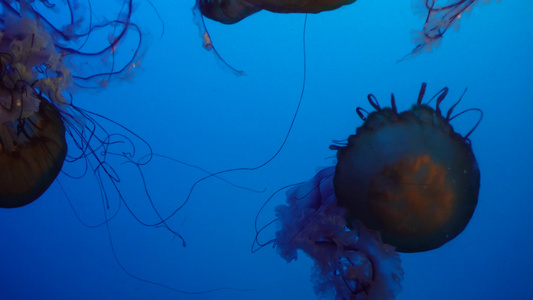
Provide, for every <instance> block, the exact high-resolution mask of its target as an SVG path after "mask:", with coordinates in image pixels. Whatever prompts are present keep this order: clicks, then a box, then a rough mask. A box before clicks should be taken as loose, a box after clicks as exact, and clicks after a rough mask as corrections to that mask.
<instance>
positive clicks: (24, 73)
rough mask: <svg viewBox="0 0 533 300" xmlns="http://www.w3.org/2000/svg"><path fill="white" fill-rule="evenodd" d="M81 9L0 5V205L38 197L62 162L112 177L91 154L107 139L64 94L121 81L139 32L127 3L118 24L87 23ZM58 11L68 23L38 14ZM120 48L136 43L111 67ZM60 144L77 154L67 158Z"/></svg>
mask: <svg viewBox="0 0 533 300" xmlns="http://www.w3.org/2000/svg"><path fill="white" fill-rule="evenodd" d="M82 7H83V5H81V4H80V3H78V1H70V2H67V4H66V8H65V7H63V8H60V7H58V6H57V4H54V3H52V2H49V1H45V0H40V1H30V0H19V1H3V2H2V3H1V4H0V21H1V22H0V24H1V25H0V33H1V34H0V165H1V166H2V167H1V168H0V207H2V208H15V207H21V206H24V205H27V204H29V203H31V202H33V201H35V200H36V199H38V198H39V197H40V196H41V195H42V194H43V193H44V192H45V191H46V190H47V189H48V188H49V187H50V185H51V184H52V183H53V182H54V180H55V179H56V177H57V176H58V175H59V173H60V172H61V170H62V167H63V163H64V162H65V161H70V162H74V161H78V160H84V159H90V158H91V157H92V158H94V159H96V161H97V163H96V166H97V169H98V170H106V172H107V174H108V175H109V176H110V177H111V174H112V172H111V171H110V170H109V168H110V166H109V165H107V164H106V161H105V157H98V153H105V152H106V150H107V148H108V146H106V144H107V143H109V142H110V140H109V136H105V135H101V133H102V130H99V129H101V127H99V125H98V124H97V122H95V117H94V116H95V115H94V114H91V113H90V112H88V111H85V110H83V109H81V108H79V107H77V106H76V105H74V103H73V100H72V96H71V95H72V93H73V92H74V91H75V90H76V89H79V88H93V89H94V88H101V87H104V86H106V85H107V83H108V82H109V80H110V79H111V77H120V76H127V75H128V73H129V72H130V71H131V69H132V68H133V67H134V66H135V63H136V62H137V60H138V59H139V57H138V54H139V50H140V45H141V38H140V31H139V28H138V27H137V26H136V25H135V24H133V23H131V22H130V17H131V12H132V2H131V1H126V2H124V3H123V6H122V8H121V9H120V10H121V11H120V12H119V13H118V17H117V19H115V20H111V21H104V22H102V23H96V22H94V21H92V22H93V23H90V22H89V23H88V21H87V20H86V18H85V16H84V15H83V14H82V13H81V11H83V9H81V8H82ZM61 9H66V10H67V11H68V14H69V15H70V18H69V19H70V23H67V24H63V25H61V26H59V25H57V24H55V23H54V22H52V21H51V20H50V19H49V17H48V18H47V17H45V14H46V16H50V13H55V12H59V11H60V10H61ZM43 11H44V13H45V14H43ZM106 29H107V30H108V31H110V33H109V41H108V44H107V45H105V46H103V47H101V48H100V49H98V50H97V51H84V50H83V49H84V47H83V46H84V45H86V44H90V42H88V41H89V39H90V35H91V34H92V33H94V31H104V30H106ZM131 32H134V33H137V43H135V42H134V43H133V44H131V43H130V44H128V41H130V42H131V40H128V39H129V38H131V36H132V35H131V34H130V33H131ZM119 43H125V44H128V45H134V46H137V47H132V48H131V53H133V54H132V55H131V59H130V60H128V59H126V62H125V63H124V64H123V65H122V64H118V63H115V58H116V57H117V56H118V53H119V52H120V51H121V47H119ZM89 61H90V62H91V63H89ZM89 68H91V70H89ZM104 132H105V131H104ZM69 140H70V143H69V142H68V141H69ZM67 144H69V145H75V147H73V148H77V149H78V150H79V151H80V153H79V154H73V153H74V152H72V151H69V149H68V146H67ZM95 149H101V150H102V151H100V152H98V153H97V152H96V151H94V150H95ZM71 150H74V149H71ZM76 155H78V156H76Z"/></svg>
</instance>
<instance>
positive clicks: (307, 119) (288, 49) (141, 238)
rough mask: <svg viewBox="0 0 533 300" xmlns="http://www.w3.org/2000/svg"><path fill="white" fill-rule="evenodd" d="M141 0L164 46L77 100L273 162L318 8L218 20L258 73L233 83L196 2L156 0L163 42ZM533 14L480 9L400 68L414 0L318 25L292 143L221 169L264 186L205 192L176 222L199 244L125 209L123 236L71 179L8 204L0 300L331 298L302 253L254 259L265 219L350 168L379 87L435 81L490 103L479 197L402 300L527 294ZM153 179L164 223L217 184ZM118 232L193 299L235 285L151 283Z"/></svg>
mask: <svg viewBox="0 0 533 300" xmlns="http://www.w3.org/2000/svg"><path fill="white" fill-rule="evenodd" d="M95 2H97V1H96V0H95ZM140 2H141V3H140V5H139V6H138V7H137V10H136V12H135V17H134V20H135V21H136V22H137V23H138V24H139V25H140V26H141V28H142V29H143V32H144V33H145V37H146V38H150V39H151V41H150V44H149V48H148V51H147V52H146V56H145V57H144V58H143V59H142V66H141V68H139V69H138V71H137V72H136V75H135V76H134V77H133V78H131V79H130V80H129V82H121V83H118V84H114V85H111V86H110V87H109V88H107V89H105V90H103V91H100V92H98V93H95V92H87V91H83V90H79V91H78V92H77V93H76V94H75V95H74V97H75V98H76V102H77V104H78V105H79V106H81V107H84V108H86V109H90V110H93V111H96V112H98V113H100V114H102V115H105V116H107V117H109V118H110V119H112V120H115V121H117V122H119V123H121V124H123V125H124V126H126V127H128V128H129V129H131V130H132V131H133V132H135V133H137V134H138V135H140V136H142V137H143V138H144V139H145V140H146V141H147V142H148V143H149V144H150V145H151V146H152V148H153V150H154V152H156V153H160V154H164V155H168V156H172V157H174V158H177V159H180V160H182V161H185V162H187V163H190V164H194V165H196V166H199V167H202V168H205V169H207V170H209V171H211V172H216V171H220V170H226V169H231V168H238V167H254V166H257V165H260V164H261V163H263V162H264V161H266V160H267V159H269V158H270V157H271V156H272V155H273V154H274V153H275V152H276V151H277V149H278V147H279V146H280V143H281V142H282V141H283V139H284V137H285V135H286V132H287V130H288V127H289V125H290V122H291V120H292V117H293V114H294V112H295V109H296V105H297V103H298V98H299V95H300V92H301V88H302V76H303V49H302V30H303V23H304V15H280V14H273V13H268V12H260V13H258V14H256V15H254V16H252V17H250V18H248V19H246V20H244V21H242V22H240V23H238V24H235V25H231V26H227V25H221V24H218V23H214V22H211V21H209V22H207V26H208V29H209V30H210V34H211V37H212V39H213V42H214V44H215V46H216V47H217V49H218V51H219V53H220V54H221V55H222V56H223V58H224V59H225V60H226V61H228V62H229V63H230V64H231V65H232V66H234V67H236V68H238V69H240V70H243V71H244V72H245V76H236V75H235V74H233V73H232V72H230V71H228V69H227V68H225V67H224V66H223V65H222V64H221V63H220V61H219V60H218V59H217V58H216V57H215V56H214V55H213V53H212V52H208V51H206V50H204V49H203V48H202V46H201V44H202V41H201V38H200V37H199V35H198V29H197V27H196V26H195V25H194V24H193V21H192V12H191V8H192V6H193V5H194V3H193V1H192V0H191V1H163V0H159V1H158V0H152V2H153V5H154V6H155V7H156V9H157V11H158V12H159V14H160V16H161V18H162V21H163V23H164V34H163V36H162V38H159V36H160V35H161V31H162V29H163V26H162V24H161V22H160V21H159V19H158V18H157V16H156V14H155V12H154V10H153V9H152V8H151V6H149V5H148V4H147V3H145V2H143V1H140ZM95 13H96V12H95ZM532 13H533V3H532V2H531V1H524V0H522V1H520V0H515V1H511V0H506V1H501V2H499V3H496V2H494V1H493V3H490V4H484V5H478V6H476V7H475V8H474V9H473V10H472V12H471V13H470V14H468V15H465V16H463V18H462V20H461V25H460V28H459V30H458V31H454V30H450V31H449V32H447V33H446V35H445V36H444V39H443V40H442V43H441V44H440V46H439V47H438V48H436V49H434V50H433V51H432V52H430V53H423V54H421V55H419V56H417V57H414V58H411V59H408V60H405V61H403V62H402V63H399V64H398V63H396V61H397V60H398V59H399V58H401V57H402V56H404V55H405V54H406V53H408V52H409V51H410V50H411V49H412V48H413V47H414V44H413V43H412V41H411V36H412V33H411V31H412V30H415V29H420V28H421V26H422V24H423V20H422V19H421V18H420V17H419V16H417V15H415V14H414V13H413V10H412V9H411V3H410V1H392V0H375V1H371V0H359V1H357V2H356V3H354V4H352V5H349V6H346V7H343V8H341V9H339V10H336V11H333V12H327V13H322V14H319V15H309V16H308V20H307V31H306V55H307V78H306V79H307V81H306V86H305V94H304V98H303V102H302V106H301V109H300V111H299V113H298V116H297V118H296V121H295V125H294V127H293V128H292V131H291V133H290V136H289V138H288V140H287V143H286V144H285V146H284V147H283V149H282V151H281V152H280V153H279V154H278V155H277V156H276V157H275V159H274V160H273V161H272V162H271V163H269V164H268V165H267V166H265V167H263V168H261V169H260V170H255V171H237V172H231V173H228V174H226V175H224V176H223V177H224V178H225V179H227V180H229V181H231V182H232V183H235V184H238V185H241V186H245V187H249V188H253V189H257V190H262V189H266V191H265V192H263V193H255V192H250V191H248V190H245V189H240V188H236V187H234V186H232V185H230V184H228V183H226V182H224V181H221V180H219V179H217V178H211V179H208V180H206V181H203V182H202V183H200V184H198V185H197V186H196V188H195V189H194V191H193V193H192V195H191V198H190V199H189V201H188V203H187V204H186V206H185V207H184V208H183V209H182V210H180V211H179V212H178V213H177V214H176V215H175V216H174V217H173V218H172V219H171V220H170V222H169V224H170V225H171V226H172V228H174V229H175V230H177V231H178V232H179V233H180V234H182V235H183V237H184V238H185V240H186V242H187V247H185V248H184V247H182V246H181V242H180V240H179V239H178V238H176V237H174V236H173V235H172V234H170V233H169V232H168V231H167V230H165V229H164V228H148V227H144V226H142V225H140V224H139V223H138V222H137V221H136V220H134V219H133V218H132V216H131V214H129V213H128V212H127V210H126V209H124V207H122V208H121V210H120V212H119V214H118V215H117V216H116V217H115V218H113V219H112V220H111V221H110V222H109V223H108V225H109V226H108V227H106V226H100V227H97V228H88V227H86V226H84V224H83V223H82V222H80V221H79V220H78V219H77V218H76V215H75V213H74V211H76V213H77V214H79V216H80V218H81V219H82V220H83V221H84V222H86V223H88V224H97V223H99V222H101V221H102V219H103V218H104V217H103V208H102V199H101V195H100V191H99V190H98V189H97V186H96V185H95V182H94V181H91V174H87V175H86V178H84V179H83V180H79V181H72V180H68V178H66V176H64V175H60V176H59V177H58V179H57V181H58V182H59V183H61V184H62V185H63V186H64V187H65V191H66V193H64V192H63V191H62V189H61V188H60V185H59V184H58V183H57V182H56V183H54V184H53V185H52V186H51V188H50V189H49V190H48V191H47V192H46V193H45V194H44V195H43V196H42V197H41V198H40V199H38V200H37V201H35V202H34V203H32V204H30V205H28V206H25V207H23V208H17V209H9V210H7V209H1V210H0V299H131V298H137V299H313V298H316V296H315V295H314V293H313V290H312V284H311V282H310V274H311V266H312V263H311V260H310V259H308V258H307V257H306V256H305V255H303V254H301V255H300V257H299V259H298V260H297V261H295V262H292V263H290V264H287V263H286V262H285V261H284V260H283V259H281V258H280V257H279V256H278V255H277V254H276V251H275V249H272V248H271V247H268V246H267V247H265V248H264V249H261V250H260V251H258V252H256V253H254V254H252V253H251V252H250V248H251V245H252V241H253V238H254V218H255V216H256V213H257V212H258V210H259V208H260V207H261V206H262V204H263V203H264V201H265V200H266V199H267V198H268V197H269V196H270V194H271V193H272V192H274V191H275V190H276V189H278V188H280V187H282V186H284V185H287V184H291V183H295V182H300V181H303V180H307V179H309V178H311V177H312V176H313V175H314V174H315V173H316V171H317V170H318V169H320V168H321V167H325V166H330V165H333V164H334V163H335V160H334V154H335V153H334V152H333V151H331V150H329V149H328V146H329V145H330V144H331V141H332V140H334V139H337V140H339V139H345V138H346V137H347V136H348V135H350V134H352V133H354V130H355V128H356V127H357V126H360V125H361V123H362V121H361V120H360V119H359V118H358V117H357V114H356V113H355V109H356V107H357V106H363V107H366V108H369V107H370V106H369V105H368V103H367V101H366V95H367V94H368V93H374V94H375V95H376V96H377V97H378V99H379V100H381V103H382V104H383V105H384V104H388V102H389V97H390V93H392V92H393V93H394V94H395V96H396V101H397V103H398V106H399V109H407V108H408V107H409V106H410V105H411V104H412V103H413V102H414V101H416V97H417V96H418V91H419V88H420V84H421V83H422V82H427V83H428V90H427V95H432V94H433V93H436V92H437V91H439V90H440V89H441V88H442V87H444V86H447V87H449V88H450V93H449V94H448V98H447V100H446V101H445V102H444V103H443V106H444V107H445V108H447V107H449V106H450V105H451V104H452V103H454V102H455V100H456V99H458V98H459V97H460V95H461V93H462V92H463V90H464V89H465V88H466V87H468V92H467V93H466V95H465V97H464V98H463V101H462V102H461V104H460V107H458V109H459V108H460V109H467V108H470V107H478V108H481V109H482V110H483V112H484V118H483V121H482V123H481V124H480V125H479V127H478V128H477V129H476V131H475V132H474V133H473V134H472V135H471V137H470V138H471V140H472V144H473V149H474V152H475V154H476V157H477V160H478V163H479V167H480V169H481V189H480V195H479V203H478V207H477V210H476V212H475V213H474V216H473V218H472V220H471V222H470V224H469V225H468V227H467V228H466V230H465V231H464V232H463V233H462V234H461V235H459V236H458V237H457V238H456V239H454V240H453V241H451V242H449V243H448V244H446V245H444V246H443V247H441V248H439V249H437V250H434V251H429V252H425V253H416V254H401V259H402V266H403V269H404V271H405V278H404V281H403V283H402V286H403V291H402V292H401V293H400V295H399V297H398V298H397V299H402V300H406V299H432V300H437V299H529V298H530V297H531V296H530V287H529V285H530V281H531V271H530V270H531V269H532V268H533V259H532V258H531V253H533V244H532V243H531V239H530V237H531V236H532V235H533V221H531V220H532V219H531V211H532V205H531V199H532V198H531V194H532V192H533V188H532V185H531V176H530V174H531V169H533V159H532V157H531V149H532V147H533V139H532V137H533V134H532V129H533V126H532V121H531V112H532V111H533V101H532V100H533V88H532V85H533V32H532V31H531V26H532V25H533V23H532V21H531V15H532ZM476 120H477V115H475V114H466V115H464V116H462V117H460V118H458V119H456V120H454V122H453V125H454V126H455V128H456V129H457V131H459V132H462V133H466V132H468V130H469V129H470V128H471V127H472V126H473V125H474V124H475V121H476ZM110 130H111V131H112V130H113V127H112V126H111V128H110ZM116 170H117V172H118V173H119V175H120V176H121V182H122V184H121V187H120V189H121V191H123V193H124V197H125V199H126V201H127V202H128V203H130V204H131V205H132V208H133V209H134V210H135V211H136V213H137V214H138V215H139V216H140V217H141V218H142V217H144V218H146V219H150V218H151V217H153V214H151V213H150V210H149V209H148V206H149V205H148V204H147V203H148V202H147V201H148V200H147V198H146V197H145V195H143V194H142V192H139V191H140V190H139V185H140V183H141V181H140V180H139V177H138V176H135V173H134V172H131V168H129V167H128V166H125V165H124V166H120V165H119V166H117V167H116ZM144 170H145V175H146V180H147V184H148V188H149V190H150V193H151V196H152V199H153V200H154V202H155V203H156V206H157V207H158V209H159V210H160V211H161V212H162V213H163V215H167V214H168V213H170V212H171V211H172V210H173V209H175V208H176V207H178V206H179V205H180V204H181V203H183V201H184V199H185V197H186V196H187V193H188V191H189V189H190V187H191V185H192V184H193V183H194V182H195V181H196V180H198V179H200V178H202V177H203V176H204V173H202V172H200V171H198V170H195V169H192V168H188V167H185V166H183V165H179V164H177V163H173V162H171V161H168V160H164V159H160V158H155V159H154V161H153V162H152V163H151V164H150V165H148V166H147V167H146V168H145V169H144ZM66 195H68V197H69V199H70V201H71V203H72V205H73V206H74V211H73V209H72V208H71V206H70V204H69V200H67V197H66ZM113 201H115V202H114V203H116V200H113ZM283 201H284V199H283V197H277V198H275V199H274V200H273V203H272V204H271V205H269V206H267V208H266V211H265V214H264V215H262V220H263V222H266V220H268V219H269V218H271V217H272V216H273V213H272V211H273V208H274V207H275V205H277V204H281V203H283ZM115 207H116V206H115ZM152 220H153V219H152ZM108 230H109V231H108ZM267 236H268V234H267ZM270 236H273V235H272V233H270ZM110 239H111V241H112V243H113V246H114V251H115V253H116V257H117V259H118V260H119V261H120V263H121V264H122V265H123V266H124V268H125V269H127V271H128V272H130V273H131V274H133V275H134V276H137V277H139V278H142V279H145V280H149V281H153V282H157V283H161V284H164V285H167V286H170V287H172V288H175V289H179V290H182V291H188V292H202V291H206V290H210V289H217V288H229V289H226V290H220V291H215V292H212V293H206V294H200V295H198V294H187V293H178V292H176V291H172V290H169V289H166V288H164V287H161V286H157V285H153V284H148V283H145V282H142V281H139V280H136V279H134V278H132V277H131V276H129V275H128V274H127V273H126V272H124V271H123V270H122V269H121V268H120V267H119V265H118V264H117V261H116V259H115V257H114V255H113V251H112V249H113V248H112V247H111V244H110ZM237 289H244V290H237Z"/></svg>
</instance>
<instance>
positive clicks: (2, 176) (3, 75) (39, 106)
mask: <svg viewBox="0 0 533 300" xmlns="http://www.w3.org/2000/svg"><path fill="white" fill-rule="evenodd" d="M59 61H60V55H59V54H58V53H57V52H55V50H54V43H53V42H52V39H51V37H50V35H49V34H48V33H47V32H46V31H45V30H44V29H43V27H42V26H39V24H38V23H37V22H35V20H32V19H30V18H29V17H27V16H21V17H15V16H13V15H7V16H6V18H5V19H4V23H3V28H2V35H1V36H0V165H1V166H2V168H1V170H0V207H3V208H14V207H20V206H24V205H27V204H29V203H31V202H32V201H34V200H36V199H37V198H39V197H40V196H41V195H42V194H43V193H44V192H45V191H46V190H47V189H48V187H49V186H50V185H51V184H52V182H53V181H54V180H55V178H56V177H57V175H58V174H59V172H60V171H61V168H62V166H63V161H64V160H65V157H66V154H67V143H66V140H65V126H64V124H63V120H62V116H61V113H60V111H59V109H58V108H57V107H56V105H61V104H60V103H61V102H63V101H64V98H63V96H62V92H63V90H64V88H65V87H66V86H67V85H68V84H69V83H70V82H71V76H70V72H69V71H68V70H67V69H66V68H65V67H64V66H63V65H62V64H61V63H59ZM40 66H47V67H46V68H47V70H48V72H49V73H48V75H47V77H43V76H42V73H40V72H39V67H40ZM43 95H47V97H45V96H43ZM52 102H56V104H53V103H52Z"/></svg>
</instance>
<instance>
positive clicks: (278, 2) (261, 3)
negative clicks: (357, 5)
mask: <svg viewBox="0 0 533 300" xmlns="http://www.w3.org/2000/svg"><path fill="white" fill-rule="evenodd" d="M355 1H356V0H197V3H196V6H198V7H200V10H201V12H202V15H204V16H206V17H207V18H209V19H212V20H215V21H218V22H221V23H224V24H233V23H237V22H239V21H241V20H242V19H244V18H246V17H248V16H249V15H252V14H254V13H256V12H258V11H260V10H262V9H264V10H268V11H271V12H275V13H315V14H316V13H320V12H323V11H328V10H334V9H337V8H339V7H341V6H343V5H347V4H351V3H353V2H355Z"/></svg>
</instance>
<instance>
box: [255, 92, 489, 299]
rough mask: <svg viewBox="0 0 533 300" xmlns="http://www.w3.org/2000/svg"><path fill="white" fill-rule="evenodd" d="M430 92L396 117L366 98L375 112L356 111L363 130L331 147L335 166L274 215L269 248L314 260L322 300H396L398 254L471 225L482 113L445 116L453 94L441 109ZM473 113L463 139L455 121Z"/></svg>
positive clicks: (435, 243) (440, 96)
mask: <svg viewBox="0 0 533 300" xmlns="http://www.w3.org/2000/svg"><path fill="white" fill-rule="evenodd" d="M425 89H426V85H425V84H423V85H422V88H421V90H420V93H419V97H418V100H417V102H416V104H415V105H413V107H412V108H411V109H410V110H407V111H404V112H401V113H399V112H398V111H397V108H396V103H395V100H394V95H392V100H391V107H390V108H382V107H381V106H380V105H379V103H378V102H377V100H376V98H375V97H374V96H373V95H372V94H371V95H369V96H368V99H369V102H370V104H371V105H372V106H373V107H374V109H375V111H373V112H371V113H367V112H366V111H365V110H363V109H361V108H358V109H357V112H358V114H359V116H360V117H361V118H362V119H363V120H364V124H363V125H362V126H360V127H358V128H357V130H356V134H355V135H351V136H350V137H349V138H348V140H347V143H345V144H343V145H334V146H332V147H331V148H332V149H333V150H337V165H336V166H335V167H329V168H326V169H323V170H322V171H320V172H318V174H317V175H316V176H315V177H314V178H313V179H311V180H310V181H308V182H307V183H304V184H300V185H298V186H296V187H293V188H292V189H290V190H289V191H288V193H287V205H280V206H278V207H276V215H277V219H278V223H279V224H280V229H279V230H278V231H277V233H276V239H275V240H273V241H272V242H274V243H275V245H276V248H277V251H278V253H279V254H280V256H281V257H283V258H284V259H285V260H287V261H288V262H290V261H292V260H295V259H296V258H297V251H298V250H302V251H303V252H305V253H306V254H307V255H309V256H310V257H311V258H312V259H313V261H314V264H315V266H314V268H313V275H312V281H313V282H314V288H315V292H316V293H317V294H318V295H321V296H327V297H328V298H335V299H376V300H377V299H379V300H381V299H394V298H395V297H396V296H397V295H398V293H399V292H400V291H401V280H402V279H403V274H404V273H403V270H402V268H401V265H400V257H399V254H398V253H397V252H422V251H429V250H432V249H436V248H439V247H441V246H442V245H444V244H445V243H447V242H449V241H451V240H452V239H453V238H455V237H456V236H457V235H459V234H460V233H461V232H462V231H463V230H464V229H465V227H466V226H467V224H468V223H469V221H470V219H471V217H472V215H473V213H474V210H475V208H476V205H477V202H478V193H479V187H480V171H479V168H478V164H477V162H476V159H475V156H474V154H473V151H472V146H471V143H470V140H469V138H468V137H469V135H470V134H471V133H472V132H473V131H474V129H475V128H476V127H477V126H478V124H479V122H480V121H481V118H482V112H481V110H479V109H468V110H465V111H463V112H460V113H457V114H455V115H453V110H454V108H455V107H456V106H457V104H458V103H459V101H461V99H462V97H463V96H461V98H460V99H459V101H457V103H455V104H453V105H452V106H451V108H450V109H449V110H448V111H447V112H446V113H445V114H444V115H443V113H442V111H441V109H440V104H441V102H442V101H443V100H444V98H445V97H446V94H447V93H448V89H447V88H444V89H442V90H441V91H440V92H439V93H437V94H436V95H435V96H434V97H433V98H431V100H433V99H434V98H436V105H435V109H433V108H431V107H430V106H429V105H428V104H429V102H428V103H427V104H423V103H422V99H423V97H424V94H425ZM463 95H464V94H463ZM431 100H430V101H431ZM468 111H477V112H479V113H480V117H479V120H478V122H477V123H476V125H475V126H474V127H473V128H472V130H471V131H470V132H468V133H467V134H465V135H464V136H462V135H460V134H459V133H457V132H455V131H454V129H453V127H452V125H451V124H450V121H451V120H453V119H454V118H455V117H457V116H459V115H462V114H463V113H465V112H468ZM365 113H366V115H365ZM256 241H257V240H256Z"/></svg>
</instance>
